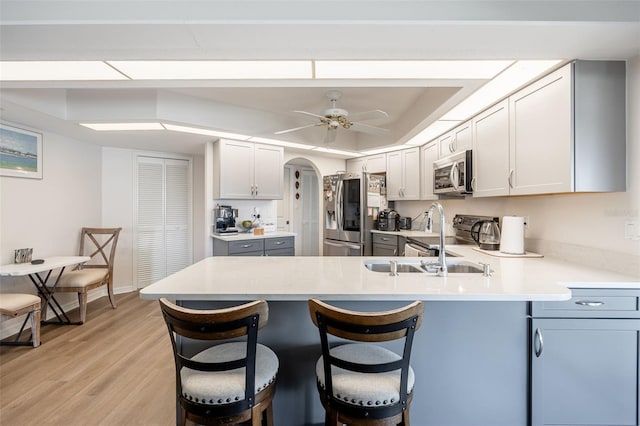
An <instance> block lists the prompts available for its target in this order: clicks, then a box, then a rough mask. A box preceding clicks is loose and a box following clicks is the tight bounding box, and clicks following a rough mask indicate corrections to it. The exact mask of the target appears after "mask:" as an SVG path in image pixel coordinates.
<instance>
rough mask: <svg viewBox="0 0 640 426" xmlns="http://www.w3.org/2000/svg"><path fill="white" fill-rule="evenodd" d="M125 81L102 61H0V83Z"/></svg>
mask: <svg viewBox="0 0 640 426" xmlns="http://www.w3.org/2000/svg"><path fill="white" fill-rule="evenodd" d="M65 80H69V81H71V80H80V81H82V80H127V77H126V76H125V75H123V74H121V73H119V72H118V71H116V70H114V69H113V68H111V67H110V66H109V65H107V64H106V63H104V62H102V61H0V81H65Z"/></svg>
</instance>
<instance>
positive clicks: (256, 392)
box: [160, 298, 278, 426]
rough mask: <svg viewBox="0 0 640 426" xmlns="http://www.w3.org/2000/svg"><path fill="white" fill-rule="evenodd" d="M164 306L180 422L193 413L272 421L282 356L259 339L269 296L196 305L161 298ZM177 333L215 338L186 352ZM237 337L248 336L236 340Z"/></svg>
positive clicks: (210, 418) (256, 424) (213, 418)
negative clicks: (211, 307)
mask: <svg viewBox="0 0 640 426" xmlns="http://www.w3.org/2000/svg"><path fill="white" fill-rule="evenodd" d="M160 308H161V309H162V315H163V317H164V320H165V322H166V323H167V327H168V329H169V336H170V337H171V345H172V347H173V354H174V359H175V363H176V398H177V400H178V402H179V405H180V415H179V416H178V417H179V419H178V420H179V423H180V424H185V423H186V420H187V419H189V420H191V421H193V422H195V423H198V424H202V425H236V424H240V423H245V422H250V424H251V425H252V426H273V408H272V401H273V397H274V394H275V385H276V375H277V374H278V357H277V356H276V354H275V353H274V352H273V351H272V350H271V349H269V348H268V347H266V346H264V345H261V344H259V343H257V339H258V329H259V328H262V327H263V326H264V325H265V324H266V323H267V320H268V317H269V308H268V305H267V302H265V301H264V300H259V301H255V302H251V303H246V304H244V305H240V306H235V307H232V308H226V309H216V310H196V309H187V308H183V307H180V306H177V305H175V304H173V303H171V302H170V301H168V300H167V299H164V298H163V299H160ZM177 336H182V337H186V338H189V339H197V340H200V341H208V342H213V341H216V342H217V344H215V345H214V346H211V347H209V348H208V349H205V350H203V351H201V352H199V353H197V354H196V355H194V356H193V357H186V356H184V355H182V354H181V353H180V350H179V349H178V345H176V337H177ZM244 336H246V337H244ZM238 338H244V340H243V341H237V339H238ZM229 340H233V341H229ZM221 341H227V342H223V343H220V342H221ZM209 344H211V343H209Z"/></svg>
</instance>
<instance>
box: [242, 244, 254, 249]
mask: <svg viewBox="0 0 640 426" xmlns="http://www.w3.org/2000/svg"><path fill="white" fill-rule="evenodd" d="M240 247H242V248H249V247H253V244H243V245H241V246H240Z"/></svg>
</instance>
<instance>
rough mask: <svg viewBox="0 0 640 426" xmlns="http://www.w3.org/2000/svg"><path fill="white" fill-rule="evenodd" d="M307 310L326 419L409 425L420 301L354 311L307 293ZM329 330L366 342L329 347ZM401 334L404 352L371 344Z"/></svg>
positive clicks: (378, 425)
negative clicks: (317, 348)
mask: <svg viewBox="0 0 640 426" xmlns="http://www.w3.org/2000/svg"><path fill="white" fill-rule="evenodd" d="M309 312H310V314H311V319H312V320H313V323H314V324H315V325H316V326H317V327H318V330H319V332H320V343H321V346H322V356H321V357H320V359H318V362H317V363H316V378H317V384H318V392H319V393H320V400H321V402H322V405H323V406H324V408H325V425H327V426H328V425H331V426H335V425H342V424H347V425H370V426H373V425H376V426H382V425H384V426H387V425H391V424H400V425H404V426H409V423H410V419H409V407H410V404H411V400H412V397H413V386H414V382H415V375H414V372H413V369H412V368H411V366H410V365H409V359H410V356H411V346H412V343H413V336H414V333H415V332H416V330H417V329H418V328H419V327H420V324H421V323H422V315H423V313H424V305H423V303H422V302H420V301H416V302H413V303H411V304H410V305H407V306H405V307H403V308H400V309H395V310H390V311H385V312H356V311H350V310H346V309H340V308H336V307H333V306H330V305H328V304H326V303H324V302H322V301H320V300H317V299H311V300H309ZM329 335H332V336H336V337H339V338H341V339H343V340H346V341H352V342H353V341H355V342H366V343H345V344H342V345H339V346H334V347H333V348H331V349H330V348H329V340H328V336H329ZM399 339H404V349H403V352H402V355H398V354H397V353H395V352H393V351H391V350H389V349H387V348H385V347H382V346H381V345H375V344H372V342H387V341H392V340H399Z"/></svg>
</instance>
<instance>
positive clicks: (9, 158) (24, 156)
mask: <svg viewBox="0 0 640 426" xmlns="http://www.w3.org/2000/svg"><path fill="white" fill-rule="evenodd" d="M0 176H11V177H22V178H30V179H42V134H41V133H37V132H34V131H32V130H27V129H23V128H20V127H17V126H15V125H11V124H7V123H0Z"/></svg>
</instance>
